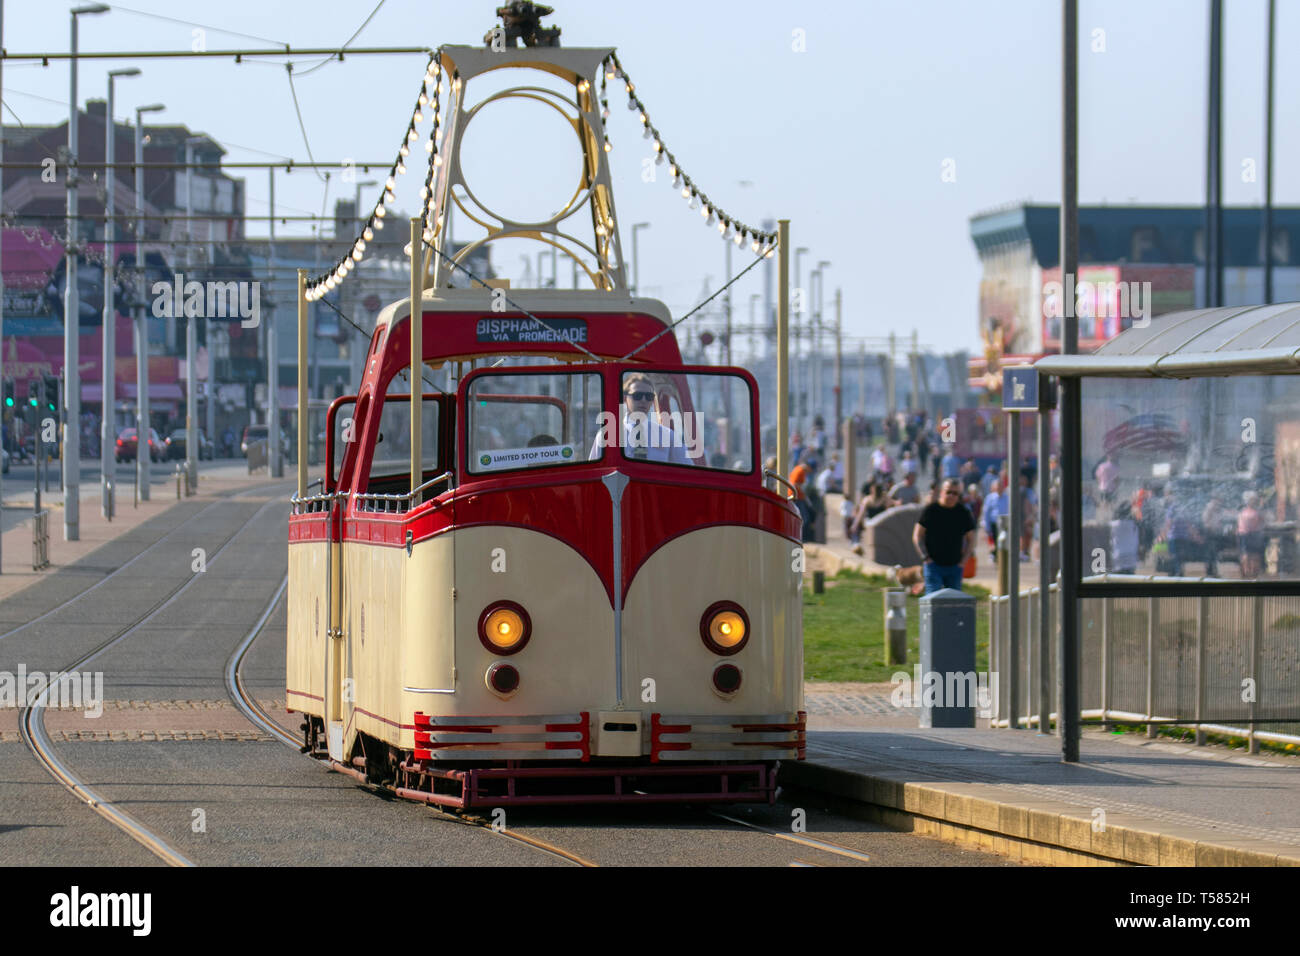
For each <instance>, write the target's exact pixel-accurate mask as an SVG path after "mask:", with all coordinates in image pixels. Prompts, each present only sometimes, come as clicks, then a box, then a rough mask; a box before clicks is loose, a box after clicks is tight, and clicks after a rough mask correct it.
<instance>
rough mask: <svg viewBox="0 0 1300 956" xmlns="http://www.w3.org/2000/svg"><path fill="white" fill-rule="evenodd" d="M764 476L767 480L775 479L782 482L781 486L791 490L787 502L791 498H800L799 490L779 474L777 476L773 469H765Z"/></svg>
mask: <svg viewBox="0 0 1300 956" xmlns="http://www.w3.org/2000/svg"><path fill="white" fill-rule="evenodd" d="M763 476H764V477H765V478H775V479H776V480H777V481H779V482H781V484H783V485H785V486H786V487H787V488H789V489H790V497H789V498H787V499H786V500H787V501H788V500H790V498H798V497H799V489H798V488H796V487H795V486H794V485H792V484H790V482H788V481H787V480H786V479H784V478H782V477H781V476H780V475H779V474H777V473H776V472H775V471H773V470H772V469H770V468H764V469H763Z"/></svg>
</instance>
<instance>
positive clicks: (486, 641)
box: [478, 601, 533, 655]
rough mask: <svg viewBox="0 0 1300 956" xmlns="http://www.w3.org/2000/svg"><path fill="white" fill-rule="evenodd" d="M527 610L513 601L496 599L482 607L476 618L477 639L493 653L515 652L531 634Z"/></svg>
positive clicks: (519, 649) (521, 648)
mask: <svg viewBox="0 0 1300 956" xmlns="http://www.w3.org/2000/svg"><path fill="white" fill-rule="evenodd" d="M532 632H533V625H532V622H531V621H530V620H529V619H528V612H527V611H525V610H524V609H523V607H522V606H520V605H518V604H516V603H515V602H513V601H497V602H496V603H495V604H489V605H488V606H487V607H486V608H484V609H483V613H482V614H481V615H479V619H478V639H479V640H480V641H481V642H482V643H483V646H484V647H486V648H487V649H488V650H489V651H491V652H492V653H493V654H503V655H504V654H516V653H518V652H519V651H521V650H523V648H524V645H525V644H527V643H528V638H529V637H531V636H532Z"/></svg>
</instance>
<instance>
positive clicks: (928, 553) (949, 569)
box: [912, 478, 975, 594]
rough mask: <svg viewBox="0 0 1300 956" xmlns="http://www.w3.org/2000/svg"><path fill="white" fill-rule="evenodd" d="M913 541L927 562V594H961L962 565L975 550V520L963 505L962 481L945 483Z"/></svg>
mask: <svg viewBox="0 0 1300 956" xmlns="http://www.w3.org/2000/svg"><path fill="white" fill-rule="evenodd" d="M912 541H913V542H914V543H915V544H916V547H917V550H918V551H920V552H921V557H922V559H923V560H924V562H925V593H926V594H931V593H933V592H935V591H942V590H943V589H944V588H953V589H954V590H957V591H960V590H961V570H962V565H963V564H964V563H965V561H966V558H967V556H968V555H970V554H972V553H973V552H974V550H975V519H974V518H973V517H971V513H970V510H969V509H968V508H967V507H966V506H965V505H964V504H962V502H961V482H960V480H959V479H957V478H949V479H948V480H947V481H945V482H944V483H943V490H942V492H941V493H940V495H939V501H938V502H937V503H934V504H928V505H926V506H925V508H924V509H923V510H922V511H921V517H920V518H918V519H917V522H916V527H915V528H913V529H912Z"/></svg>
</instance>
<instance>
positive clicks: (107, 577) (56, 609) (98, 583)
mask: <svg viewBox="0 0 1300 956" xmlns="http://www.w3.org/2000/svg"><path fill="white" fill-rule="evenodd" d="M257 490H259V489H257V488H248V489H245V490H244V491H240V492H237V493H235V494H233V495H230V496H228V497H223V498H218V499H217V500H215V501H213V502H212V503H210V504H208V505H207V506H206V507H204V508H203V509H202V510H200V511H198V512H196V513H195V514H194V515H192V516H191V517H189V518H187V519H186V520H185V521H182V522H181V523H180V524H178V525H177V526H176V527H175V528H172V529H171V530H170V531H168V532H167V533H166V534H164V535H163V536H162V537H161V538H159V539H158V540H157V541H155V542H154V543H153V544H151V545H149V546H148V547H147V548H145V549H144V550H143V551H141V552H140V553H139V554H137V555H136V556H135V557H134V558H131V560H129V561H127V562H126V563H125V564H123V565H122V566H121V567H118V568H115V569H114V570H113V571H111V572H110V573H108V574H106V575H104V577H102V578H100V579H99V580H98V581H96V582H95V583H94V584H92V585H90V586H89V587H88V588H86V589H84V590H82V591H78V592H77V593H76V594H74V595H73V596H72V597H70V598H68V599H67V600H66V601H64V602H63V603H62V604H60V605H58V607H53V608H50V609H49V610H48V611H46V612H45V613H43V614H38V615H37V616H36V617H34V618H32V619H31V620H30V621H26V622H24V623H22V624H19V625H18V626H17V627H11V628H10V629H9V630H7V631H5V632H4V633H3V634H0V641H2V640H4V639H5V638H6V637H9V636H11V635H13V634H17V633H18V632H19V631H25V630H26V629H27V628H29V627H31V626H32V625H33V624H39V623H40V622H41V621H43V620H45V619H46V618H47V617H49V616H50V615H52V614H57V613H58V612H59V611H62V610H63V609H64V608H65V607H67V606H68V605H69V604H71V603H72V602H73V601H76V600H79V599H80V598H82V597H84V596H85V595H87V594H89V593H90V592H91V591H95V590H98V589H99V588H102V587H103V586H104V585H105V584H107V583H108V582H109V581H111V580H112V579H113V578H114V577H115V576H116V575H118V574H121V573H122V572H123V571H125V570H126V569H127V568H129V567H130V566H131V565H133V564H135V563H136V562H137V561H139V560H140V559H141V558H143V557H144V556H145V555H146V554H148V553H149V552H150V551H152V550H153V549H154V548H157V547H158V546H159V545H161V544H162V543H163V542H164V541H166V540H167V539H168V538H170V537H171V536H172V535H174V534H176V533H177V532H178V531H180V530H181V529H182V528H184V527H185V525H186V524H188V523H189V522H190V521H193V520H194V519H196V518H198V517H199V516H200V515H203V514H205V513H206V512H208V511H211V510H212V509H213V508H215V507H216V506H217V505H219V504H223V503H224V502H228V501H234V500H235V499H236V498H241V497H243V496H244V495H247V494H252V493H253V492H254V491H257Z"/></svg>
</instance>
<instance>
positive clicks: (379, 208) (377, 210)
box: [375, 203, 388, 229]
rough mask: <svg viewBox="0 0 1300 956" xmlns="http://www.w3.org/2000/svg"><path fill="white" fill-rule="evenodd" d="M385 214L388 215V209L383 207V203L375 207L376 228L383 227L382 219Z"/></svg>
mask: <svg viewBox="0 0 1300 956" xmlns="http://www.w3.org/2000/svg"><path fill="white" fill-rule="evenodd" d="M386 215H388V210H387V209H385V208H384V204H383V203H380V204H379V205H378V206H376V207H375V228H376V229H383V228H384V224H383V220H384V216H386Z"/></svg>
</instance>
